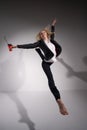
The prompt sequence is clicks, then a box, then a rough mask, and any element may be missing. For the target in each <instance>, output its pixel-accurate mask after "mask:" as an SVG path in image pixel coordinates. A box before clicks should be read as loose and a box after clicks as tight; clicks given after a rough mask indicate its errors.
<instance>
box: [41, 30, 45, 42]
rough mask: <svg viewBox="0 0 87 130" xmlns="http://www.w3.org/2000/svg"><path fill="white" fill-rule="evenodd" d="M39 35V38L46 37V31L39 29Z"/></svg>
mask: <svg viewBox="0 0 87 130" xmlns="http://www.w3.org/2000/svg"><path fill="white" fill-rule="evenodd" d="M40 37H41V39H43V40H44V39H46V38H47V32H46V31H45V30H43V31H41V32H40Z"/></svg>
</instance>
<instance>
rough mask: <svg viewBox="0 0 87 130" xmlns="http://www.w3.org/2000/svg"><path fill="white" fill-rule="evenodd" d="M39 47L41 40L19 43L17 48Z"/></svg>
mask: <svg viewBox="0 0 87 130" xmlns="http://www.w3.org/2000/svg"><path fill="white" fill-rule="evenodd" d="M37 47H39V42H35V43H30V44H23V45H17V48H23V49H34V48H37Z"/></svg>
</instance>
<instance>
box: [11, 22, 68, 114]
mask: <svg viewBox="0 0 87 130" xmlns="http://www.w3.org/2000/svg"><path fill="white" fill-rule="evenodd" d="M55 24H56V20H53V22H52V25H51V31H50V30H48V29H46V28H45V29H44V30H42V31H40V32H39V34H38V35H37V39H38V40H37V42H35V43H31V44H24V45H17V46H13V45H12V49H13V48H23V49H33V48H34V49H35V50H36V51H37V53H38V54H39V55H40V57H41V59H42V68H43V70H44V72H45V74H46V76H47V79H48V84H49V88H50V90H51V92H52V94H53V95H54V97H55V99H56V102H57V104H58V106H59V111H60V113H61V114H62V115H68V111H67V109H66V107H65V105H64V103H63V101H62V99H61V96H60V92H59V91H58V89H57V87H56V86H55V83H54V79H53V75H52V72H51V69H50V66H51V65H52V64H53V63H54V62H56V57H57V56H59V55H60V53H61V51H62V48H61V46H60V45H59V44H58V43H57V42H56V41H55V40H54V33H55Z"/></svg>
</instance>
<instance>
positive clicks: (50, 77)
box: [42, 61, 68, 115]
mask: <svg viewBox="0 0 87 130" xmlns="http://www.w3.org/2000/svg"><path fill="white" fill-rule="evenodd" d="M50 65H51V64H50V63H46V62H44V61H43V62H42V68H43V70H44V72H45V74H46V76H47V79H48V84H49V88H50V90H51V92H52V93H53V95H54V97H55V99H56V101H57V103H58V106H59V110H60V113H61V114H62V115H68V111H67V109H66V107H65V105H64V103H63V101H62V100H61V98H60V92H59V91H58V89H57V88H56V86H55V83H54V79H53V75H52V72H51V69H50Z"/></svg>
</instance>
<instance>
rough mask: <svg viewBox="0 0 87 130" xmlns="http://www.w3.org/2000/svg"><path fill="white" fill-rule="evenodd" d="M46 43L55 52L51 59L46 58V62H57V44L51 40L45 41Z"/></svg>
mask: <svg viewBox="0 0 87 130" xmlns="http://www.w3.org/2000/svg"><path fill="white" fill-rule="evenodd" d="M44 42H45V43H46V45H47V46H48V48H49V49H50V50H51V51H52V52H53V54H54V56H53V57H52V58H51V59H50V60H45V61H46V62H56V61H57V59H56V50H55V46H54V45H53V44H52V43H51V42H50V41H46V40H45V41H44Z"/></svg>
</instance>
